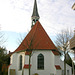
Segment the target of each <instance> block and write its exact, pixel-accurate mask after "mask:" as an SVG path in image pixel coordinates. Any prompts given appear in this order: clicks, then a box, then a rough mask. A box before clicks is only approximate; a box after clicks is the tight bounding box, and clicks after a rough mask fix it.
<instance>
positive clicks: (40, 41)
mask: <svg viewBox="0 0 75 75" xmlns="http://www.w3.org/2000/svg"><path fill="white" fill-rule="evenodd" d="M26 49H37V50H57V48H56V47H55V45H54V44H53V42H52V41H51V39H50V38H49V36H48V35H47V33H46V31H45V30H44V28H43V27H42V25H41V24H40V22H39V21H37V22H36V24H35V25H34V26H33V28H32V29H31V30H30V32H29V33H28V35H27V36H26V37H25V39H24V40H23V42H22V43H21V44H20V46H19V47H18V48H17V49H16V50H15V52H18V51H23V50H26Z"/></svg>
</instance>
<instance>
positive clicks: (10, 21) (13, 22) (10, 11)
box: [0, 0, 75, 51]
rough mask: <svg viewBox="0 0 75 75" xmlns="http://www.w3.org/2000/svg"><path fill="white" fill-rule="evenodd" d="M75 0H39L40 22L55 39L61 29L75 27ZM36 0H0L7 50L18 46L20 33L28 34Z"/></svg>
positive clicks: (12, 49) (1, 23)
mask: <svg viewBox="0 0 75 75" xmlns="http://www.w3.org/2000/svg"><path fill="white" fill-rule="evenodd" d="M74 2H75V0H37V6H38V12H39V15H40V20H39V21H40V23H41V24H42V26H43V27H44V29H45V30H46V32H47V33H48V35H49V36H50V38H51V39H52V40H53V41H54V40H55V36H56V34H58V33H60V31H61V29H66V28H68V29H71V30H74V28H75V11H74V10H72V8H71V7H72V5H73V4H74ZM33 5H34V0H0V26H1V30H2V31H3V32H4V33H5V38H7V42H6V44H5V45H4V46H6V48H7V50H10V51H14V50H15V49H16V48H17V47H18V45H19V44H18V43H17V41H18V38H20V34H21V35H22V37H23V36H26V34H27V33H28V32H29V30H30V28H31V15H32V11H33Z"/></svg>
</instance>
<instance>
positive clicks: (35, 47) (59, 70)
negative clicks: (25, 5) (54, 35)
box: [8, 0, 72, 75]
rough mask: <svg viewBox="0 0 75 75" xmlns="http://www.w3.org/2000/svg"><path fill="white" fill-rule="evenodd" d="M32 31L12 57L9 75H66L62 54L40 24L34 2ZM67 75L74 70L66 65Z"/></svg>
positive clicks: (70, 74)
mask: <svg viewBox="0 0 75 75" xmlns="http://www.w3.org/2000/svg"><path fill="white" fill-rule="evenodd" d="M31 18H32V24H31V30H30V32H29V33H28V34H27V36H26V37H25V38H24V40H23V41H22V42H21V44H20V45H19V47H18V48H17V49H16V50H15V51H14V52H13V54H12V55H11V57H10V65H9V68H8V75H64V62H63V61H62V60H61V59H60V53H59V51H58V49H57V48H56V46H55V45H54V43H53V42H52V40H51V39H50V37H49V36H48V34H47V33H46V31H45V30H44V28H43V26H42V25H41V23H40V22H39V19H40V16H39V13H38V8H37V2H36V0H34V8H33V13H32V16H31ZM66 75H72V68H71V67H70V66H69V65H67V64H66Z"/></svg>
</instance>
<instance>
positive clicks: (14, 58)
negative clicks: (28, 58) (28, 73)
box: [8, 52, 25, 75]
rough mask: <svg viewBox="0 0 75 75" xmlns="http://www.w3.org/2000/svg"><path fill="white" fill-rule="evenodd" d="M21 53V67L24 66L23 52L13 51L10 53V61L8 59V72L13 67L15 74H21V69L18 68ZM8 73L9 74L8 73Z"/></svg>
mask: <svg viewBox="0 0 75 75" xmlns="http://www.w3.org/2000/svg"><path fill="white" fill-rule="evenodd" d="M20 55H22V67H24V61H25V52H20V53H14V54H12V55H11V61H10V64H11V65H10V67H9V70H8V71H9V73H10V69H15V71H16V75H21V74H22V70H19V57H20ZM8 75H10V74H8Z"/></svg>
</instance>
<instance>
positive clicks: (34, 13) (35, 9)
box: [31, 0, 40, 27]
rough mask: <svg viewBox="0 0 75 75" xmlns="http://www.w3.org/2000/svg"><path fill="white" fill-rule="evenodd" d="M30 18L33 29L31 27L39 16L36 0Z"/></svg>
mask: <svg viewBox="0 0 75 75" xmlns="http://www.w3.org/2000/svg"><path fill="white" fill-rule="evenodd" d="M31 18H32V26H31V27H33V25H34V24H35V23H36V21H38V20H39V18H40V17H39V14H38V8H37V2H36V0H35V2H34V8H33V13H32V16H31Z"/></svg>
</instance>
